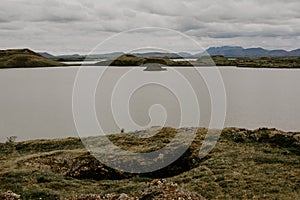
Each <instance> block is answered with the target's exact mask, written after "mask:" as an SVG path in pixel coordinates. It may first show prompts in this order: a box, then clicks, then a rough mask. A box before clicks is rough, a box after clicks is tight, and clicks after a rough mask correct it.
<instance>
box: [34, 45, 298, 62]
mask: <svg viewBox="0 0 300 200" xmlns="http://www.w3.org/2000/svg"><path fill="white" fill-rule="evenodd" d="M39 54H40V55H42V56H44V57H46V58H51V59H54V58H56V59H59V58H84V57H86V55H79V54H73V55H59V56H54V55H51V54H49V53H47V52H42V53H39ZM124 54H125V53H124V52H113V53H107V54H92V55H89V56H88V58H90V59H97V58H98V59H100V58H113V57H118V56H121V55H124ZM133 55H135V56H138V57H168V58H179V57H182V58H199V57H201V56H204V55H211V56H216V55H220V56H225V57H300V49H296V50H293V51H286V50H281V49H277V50H267V49H263V48H248V49H245V48H243V47H240V46H223V47H210V48H208V49H207V50H206V51H204V52H201V53H197V54H191V53H188V52H179V53H161V52H147V53H134V54H133Z"/></svg>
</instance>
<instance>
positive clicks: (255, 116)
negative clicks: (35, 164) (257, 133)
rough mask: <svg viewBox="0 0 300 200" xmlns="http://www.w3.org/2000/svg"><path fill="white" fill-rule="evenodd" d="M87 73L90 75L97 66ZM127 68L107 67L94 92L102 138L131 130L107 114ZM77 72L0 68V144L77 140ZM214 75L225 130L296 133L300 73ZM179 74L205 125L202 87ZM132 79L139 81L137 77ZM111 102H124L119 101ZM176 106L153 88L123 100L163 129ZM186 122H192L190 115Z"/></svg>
mask: <svg viewBox="0 0 300 200" xmlns="http://www.w3.org/2000/svg"><path fill="white" fill-rule="evenodd" d="M90 68H91V73H93V70H96V68H97V67H90ZM129 69H130V68H124V67H123V68H122V67H112V68H110V69H109V70H107V71H106V72H105V76H104V77H103V79H101V80H100V82H99V86H98V87H97V92H96V96H95V99H96V101H95V102H96V106H95V107H96V113H97V117H98V120H99V121H100V122H101V126H102V127H103V130H104V131H105V132H106V133H114V132H119V131H120V128H125V130H129V129H130V126H129V127H118V126H117V125H116V122H115V120H114V116H113V115H112V113H110V105H111V99H110V97H111V93H112V90H113V88H114V86H115V85H116V83H117V81H118V80H119V79H120V77H122V75H123V74H124V73H126V72H128V70H129ZM78 70H79V67H62V68H32V69H1V70H0V91H1V93H0V99H1V102H0V113H1V114H0V141H5V140H6V137H8V136H17V137H18V140H28V139H37V138H62V137H69V136H78V135H77V132H76V128H75V124H74V120H73V114H72V91H73V85H74V81H75V77H76V74H77V72H78ZM219 70H220V73H221V75H222V77H223V81H224V85H225V89H226V95H227V114H226V119H225V127H243V128H249V129H256V128H259V127H269V128H273V127H274V128H277V129H281V130H285V131H300V123H299V119H300V87H299V85H300V78H299V77H300V70H298V69H287V70H285V69H251V68H235V67H220V68H219ZM178 71H180V73H182V74H183V76H184V77H185V78H186V79H188V80H189V81H190V83H191V85H192V87H193V89H194V91H195V93H196V95H197V97H198V98H199V99H200V110H201V112H200V115H201V123H200V125H201V126H207V125H208V123H209V119H210V116H211V115H210V111H211V109H210V105H211V102H210V98H209V93H208V90H207V87H206V85H205V82H204V81H203V79H201V77H199V76H198V75H197V73H195V69H193V68H178ZM144 73H154V74H155V73H157V75H158V74H159V73H165V72H144ZM166 73H167V72H166ZM136 79H137V80H139V79H142V78H141V77H139V76H137V77H136ZM124 95H125V94H124ZM116 101H117V104H118V103H119V104H121V103H123V101H122V99H119V100H116ZM187 101H189V100H187ZM158 104H161V106H163V107H164V109H162V108H161V107H160V106H158ZM153 105H155V106H154V107H153ZM179 105H180V102H178V100H176V94H174V93H172V92H171V91H169V90H168V89H167V88H164V87H161V86H159V85H157V84H152V85H151V84H149V85H145V86H144V87H141V88H138V89H137V90H136V91H135V92H134V93H133V95H132V98H131V99H130V100H128V108H129V109H130V115H131V117H132V118H133V119H134V121H135V123H137V124H138V125H140V126H147V125H148V126H151V125H160V124H159V123H160V121H161V120H162V121H163V120H165V122H166V125H170V126H178V125H179V123H180V116H181V115H180V112H181V111H180V107H179ZM151 106H152V107H151ZM124 108H126V107H125V105H124ZM150 108H151V109H152V111H151V113H150V114H149V113H148V112H149V109H150ZM191 109H192V108H191ZM125 111H126V110H125V109H124V112H125ZM164 111H166V112H167V117H166V116H164V115H165V114H166V113H165V112H164ZM119 112H120V113H122V111H119ZM149 115H152V119H153V120H154V121H151V117H149ZM153 116H154V117H153ZM120 117H122V116H121V115H120ZM190 117H191V120H192V118H193V116H190ZM188 120H189V119H188ZM125 121H126V120H125ZM88 123H89V122H87V124H88Z"/></svg>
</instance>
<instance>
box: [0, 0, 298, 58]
mask: <svg viewBox="0 0 300 200" xmlns="http://www.w3.org/2000/svg"><path fill="white" fill-rule="evenodd" d="M145 26H155V27H165V28H170V29H174V30H177V31H180V32H183V33H185V34H187V35H189V36H192V37H193V38H195V39H196V40H197V41H199V42H200V43H201V44H202V45H203V46H205V47H207V46H215V45H216V46H221V45H243V46H245V47H252V46H262V47H266V48H286V49H295V48H299V46H297V44H298V43H299V36H300V1H297V0H287V1H282V0H248V1H245V0H242V1H240V0H239V1H238V0H228V1H224V0H210V1H208V0H164V1H161V0H160V1H159V0H153V1H138V0H111V1H104V0H85V1H80V0H2V1H1V7H0V36H1V40H0V46H1V48H19V47H29V48H33V49H36V50H49V51H50V52H53V53H64V52H74V53H76V52H79V53H84V52H88V51H89V50H90V49H92V48H94V46H95V45H96V44H98V43H99V42H101V41H103V40H104V39H106V38H107V37H109V36H111V35H113V34H115V33H118V32H121V31H125V30H128V29H132V28H137V27H145ZM129 42H133V41H129ZM255 42H256V44H255Z"/></svg>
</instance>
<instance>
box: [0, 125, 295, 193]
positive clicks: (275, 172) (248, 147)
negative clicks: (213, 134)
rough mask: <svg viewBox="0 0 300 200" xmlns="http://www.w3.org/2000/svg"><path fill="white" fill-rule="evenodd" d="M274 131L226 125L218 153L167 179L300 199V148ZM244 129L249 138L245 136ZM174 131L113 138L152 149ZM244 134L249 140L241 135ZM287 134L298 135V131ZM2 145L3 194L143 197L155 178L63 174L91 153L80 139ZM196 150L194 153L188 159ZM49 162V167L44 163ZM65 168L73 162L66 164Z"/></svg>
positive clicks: (210, 189) (211, 189)
mask: <svg viewBox="0 0 300 200" xmlns="http://www.w3.org/2000/svg"><path fill="white" fill-rule="evenodd" d="M272 131H273V132H274V130H268V129H262V130H256V131H252V132H251V131H247V130H236V129H226V130H224V131H223V134H222V136H221V138H220V139H219V141H218V143H217V145H216V146H215V148H214V149H213V151H212V152H211V153H210V154H209V155H208V156H207V157H205V158H204V159H202V160H200V162H199V163H198V165H197V166H194V167H193V168H192V169H190V170H188V171H184V172H181V173H179V174H177V175H175V176H172V177H167V180H169V181H172V182H175V183H178V184H179V185H180V186H181V187H183V188H184V189H186V190H188V191H191V192H197V193H198V194H201V195H202V196H204V197H206V198H208V199H299V196H300V157H299V156H300V154H299V152H298V151H297V146H293V145H292V143H291V144H289V145H290V146H289V145H288V143H285V142H286V141H285V140H282V143H280V142H279V141H275V140H272V141H271V140H270V142H269V141H268V140H267V139H266V136H265V135H266V134H273V132H272ZM244 132H247V134H248V136H249V137H248V136H245V135H243V134H242V133H244ZM174 133H175V132H174V129H170V128H165V129H163V130H162V131H161V132H160V133H159V134H158V135H156V136H153V137H152V138H148V139H136V140H134V139H132V135H127V134H123V135H113V136H110V139H111V141H113V142H114V143H115V144H119V145H120V146H123V147H124V148H127V149H129V150H133V151H139V149H144V150H147V151H150V150H154V149H156V148H161V147H162V146H164V145H165V144H166V143H167V142H168V141H169V140H170V138H172V137H174ZM203 133H205V129H199V131H198V134H197V137H196V138H195V142H194V143H193V144H192V147H191V151H192V152H194V154H195V155H196V152H197V151H198V150H199V147H200V146H201V140H202V139H203ZM237 133H239V134H237ZM265 133H266V134H265ZM240 135H242V136H243V137H244V138H243V137H238V136H240ZM288 135H291V137H295V136H297V134H296V133H290V134H288ZM298 135H299V134H298ZM250 136H251V137H250ZM252 136H255V137H257V138H256V139H253V138H252ZM129 138H131V140H128V139H129ZM249 138H250V139H249ZM260 138H264V139H260ZM287 141H288V140H287ZM281 144H282V145H281ZM0 149H1V151H0V167H1V168H0V192H6V191H8V190H11V191H13V192H15V193H17V194H20V195H21V197H22V199H38V198H42V199H69V198H72V197H74V196H76V195H79V194H101V195H103V194H107V193H115V194H120V193H126V194H128V195H130V196H139V195H141V193H142V191H143V189H145V188H146V187H147V185H148V184H149V182H151V180H152V178H150V177H145V176H142V175H134V176H132V177H130V178H126V179H121V180H93V179H76V178H72V177H70V176H67V175H65V174H61V173H59V172H58V169H57V166H60V164H61V163H64V162H62V161H63V159H72V158H74V157H76V156H80V155H82V154H85V153H86V150H85V148H84V146H83V145H82V144H81V142H80V140H79V139H77V138H68V139H60V140H36V141H27V142H19V143H3V144H1V145H0ZM144 150H142V151H144ZM298 150H299V149H298ZM194 154H193V153H192V154H189V155H190V156H191V157H189V158H192V157H193V156H194ZM45 162H46V163H48V164H49V166H50V169H48V168H43V167H41V166H42V164H45ZM66 162H67V161H66ZM26 163H33V165H27V164H26ZM177 165H180V163H177ZM43 166H44V165H43ZM51 166H52V167H51ZM65 166H68V165H67V164H65V165H64V166H61V167H65Z"/></svg>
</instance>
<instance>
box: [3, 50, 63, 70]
mask: <svg viewBox="0 0 300 200" xmlns="http://www.w3.org/2000/svg"><path fill="white" fill-rule="evenodd" d="M54 66H64V64H62V63H60V62H57V61H54V60H51V59H48V58H45V57H43V56H41V55H40V54H38V53H35V52H34V51H31V50H29V49H11V50H0V68H22V67H54Z"/></svg>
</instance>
